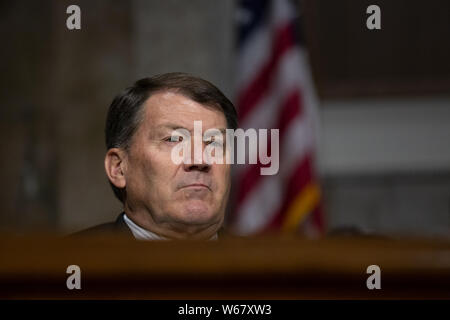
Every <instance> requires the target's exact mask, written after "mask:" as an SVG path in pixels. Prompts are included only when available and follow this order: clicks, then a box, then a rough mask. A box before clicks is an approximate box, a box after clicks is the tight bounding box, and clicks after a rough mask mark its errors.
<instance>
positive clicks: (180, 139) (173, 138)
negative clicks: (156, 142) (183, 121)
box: [164, 136, 183, 142]
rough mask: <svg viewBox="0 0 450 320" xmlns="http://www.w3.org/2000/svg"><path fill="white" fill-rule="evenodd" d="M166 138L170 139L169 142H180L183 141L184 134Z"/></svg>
mask: <svg viewBox="0 0 450 320" xmlns="http://www.w3.org/2000/svg"><path fill="white" fill-rule="evenodd" d="M164 140H165V141H168V142H180V141H183V137H182V136H170V137H167V138H166V139H164Z"/></svg>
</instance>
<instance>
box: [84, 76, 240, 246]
mask: <svg viewBox="0 0 450 320" xmlns="http://www.w3.org/2000/svg"><path fill="white" fill-rule="evenodd" d="M194 121H201V124H202V130H204V131H206V130H208V129H218V130H220V131H222V132H223V131H225V130H226V129H227V128H228V129H236V127H237V115H236V110H235V108H234V106H233V104H232V103H231V102H230V101H229V100H228V99H227V98H226V97H225V95H224V94H223V93H222V92H221V91H220V90H219V89H217V88H216V87H215V86H214V85H212V84H211V83H209V82H207V81H205V80H203V79H199V78H196V77H193V76H191V75H188V74H184V73H168V74H162V75H158V76H154V77H151V78H145V79H141V80H139V81H137V82H136V83H135V84H134V85H133V86H132V87H129V88H127V89H126V90H124V91H123V92H122V93H120V94H119V95H118V96H116V97H115V99H114V100H113V102H112V104H111V106H110V107H109V111H108V116H107V120H106V129H105V133H106V146H107V153H106V156H105V170H106V174H107V176H108V179H109V182H110V184H111V187H112V189H113V191H114V194H115V195H116V197H117V198H118V199H119V200H120V201H121V202H122V204H123V207H124V212H123V213H122V214H120V215H119V217H118V218H117V220H116V221H115V222H113V223H108V224H103V225H100V226H96V227H93V228H91V229H88V230H85V231H83V232H81V233H79V234H84V235H86V234H92V233H98V232H105V231H110V232H124V233H125V234H128V235H130V236H131V235H132V236H134V238H136V239H148V240H151V239H197V240H209V239H215V238H217V233H218V231H219V229H220V228H221V226H222V223H223V221H224V215H225V210H226V205H227V201H228V196H229V192H230V183H231V180H230V165H229V164H227V162H226V161H224V162H223V164H219V163H215V162H214V163H210V162H208V161H205V159H192V160H193V161H184V162H181V163H179V164H176V163H175V162H174V161H173V159H172V150H173V148H174V147H175V146H176V145H177V144H179V143H182V137H180V136H177V135H174V132H177V130H187V132H189V133H190V134H191V135H193V133H194V132H193V131H194ZM185 132H186V131H185ZM194 138H195V137H194ZM183 143H186V141H184V142H183ZM192 143H194V139H192ZM208 143H210V141H202V142H201V145H202V148H206V147H207V145H208ZM225 143H226V142H225ZM197 155H198V153H197ZM195 156H196V155H194V153H192V155H189V157H195ZM201 157H203V153H202V154H201ZM194 160H195V161H194Z"/></svg>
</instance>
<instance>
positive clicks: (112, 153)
mask: <svg viewBox="0 0 450 320" xmlns="http://www.w3.org/2000/svg"><path fill="white" fill-rule="evenodd" d="M125 161H126V153H125V151H124V150H122V149H119V148H111V149H109V150H108V152H106V156H105V170H106V175H107V176H108V179H109V181H111V183H112V184H113V185H114V186H116V187H117V188H125V186H126V180H125V167H126V166H125V164H126V162H125Z"/></svg>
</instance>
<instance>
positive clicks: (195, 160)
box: [183, 139, 211, 172]
mask: <svg viewBox="0 0 450 320" xmlns="http://www.w3.org/2000/svg"><path fill="white" fill-rule="evenodd" d="M192 140H194V139H192ZM194 143H195V142H194V141H193V143H192V145H191V161H190V162H191V163H189V164H183V166H184V170H185V171H192V170H198V171H203V172H208V171H209V170H210V169H211V165H210V164H208V163H207V161H205V160H206V159H205V158H204V151H205V147H206V144H205V143H204V141H202V140H199V141H197V149H195V147H194ZM200 146H201V147H200Z"/></svg>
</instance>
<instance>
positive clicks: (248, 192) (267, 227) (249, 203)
mask: <svg viewBox="0 0 450 320" xmlns="http://www.w3.org/2000/svg"><path fill="white" fill-rule="evenodd" d="M236 18H237V19H236V20H237V24H238V28H237V29H238V53H237V59H238V62H237V63H238V65H237V67H238V68H237V72H236V74H237V79H236V82H237V83H236V84H237V90H236V93H237V95H236V99H237V100H236V106H237V109H238V114H239V127H241V128H243V129H244V130H245V129H248V128H255V129H261V128H264V129H271V128H277V129H279V137H280V140H279V141H280V143H279V151H280V156H279V157H280V166H279V172H278V173H277V174H276V175H271V176H269V175H267V176H264V175H260V168H261V166H262V165H261V164H260V163H258V164H254V165H236V166H235V172H234V173H235V174H234V177H235V181H234V187H233V188H234V190H235V197H234V198H235V199H234V200H235V201H234V202H235V207H234V209H233V210H232V212H231V214H230V220H229V223H230V226H231V228H232V230H234V232H236V233H238V234H243V235H249V234H260V233H264V232H270V231H275V232H279V231H283V232H299V233H303V234H306V235H313V236H314V235H320V234H321V233H322V232H323V229H324V222H323V216H322V209H321V191H320V187H319V183H318V179H317V177H316V174H315V168H314V167H315V165H314V164H315V156H314V155H315V146H316V137H317V123H318V116H317V100H316V97H315V91H314V87H313V83H312V80H311V74H310V70H309V66H308V62H307V56H306V52H305V50H304V49H303V48H302V47H301V46H300V43H299V42H300V41H299V37H298V31H299V30H298V9H297V8H296V6H295V5H294V3H292V2H290V1H289V0H274V1H269V0H260V1H258V0H244V1H240V2H239V5H238V7H237V12H236ZM269 145H270V142H269Z"/></svg>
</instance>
